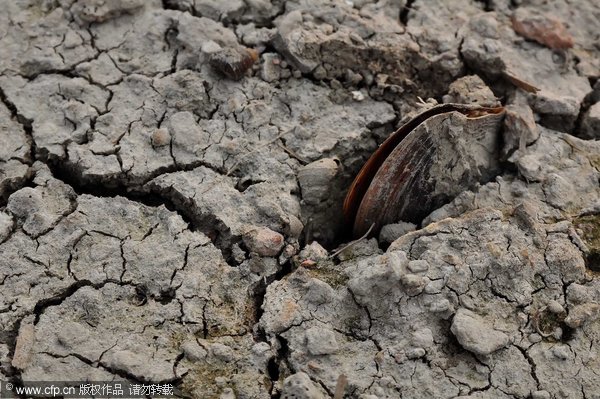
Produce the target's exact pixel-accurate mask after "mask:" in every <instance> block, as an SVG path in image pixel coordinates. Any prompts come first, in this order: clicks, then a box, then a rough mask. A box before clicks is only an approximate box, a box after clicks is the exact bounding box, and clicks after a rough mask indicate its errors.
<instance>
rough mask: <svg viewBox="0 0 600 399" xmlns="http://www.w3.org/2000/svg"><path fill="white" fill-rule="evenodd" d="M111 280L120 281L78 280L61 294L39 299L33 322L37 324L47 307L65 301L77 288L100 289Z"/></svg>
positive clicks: (34, 310)
mask: <svg viewBox="0 0 600 399" xmlns="http://www.w3.org/2000/svg"><path fill="white" fill-rule="evenodd" d="M109 282H113V283H115V284H119V281H117V280H106V281H103V282H102V283H99V284H94V283H92V282H91V281H89V280H78V281H76V282H75V283H73V284H71V285H70V286H69V287H67V288H66V289H65V290H64V291H63V292H61V293H60V294H57V295H55V296H53V297H50V298H45V299H42V300H40V301H38V302H37V303H36V304H35V307H34V308H33V313H34V315H35V318H34V321H33V324H37V323H38V322H39V320H40V317H41V316H42V314H44V312H45V311H46V309H47V308H49V307H51V306H58V305H60V304H61V303H63V301H64V300H65V299H67V298H68V297H70V296H71V295H73V294H74V293H75V292H77V290H79V289H80V288H81V287H94V288H96V289H99V288H102V287H103V286H104V285H106V284H107V283H109Z"/></svg>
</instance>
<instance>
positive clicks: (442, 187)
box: [344, 104, 504, 237]
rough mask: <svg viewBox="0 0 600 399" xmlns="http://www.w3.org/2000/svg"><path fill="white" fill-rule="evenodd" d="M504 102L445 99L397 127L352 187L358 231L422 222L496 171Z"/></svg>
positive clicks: (350, 214) (350, 209)
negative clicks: (488, 105)
mask: <svg viewBox="0 0 600 399" xmlns="http://www.w3.org/2000/svg"><path fill="white" fill-rule="evenodd" d="M503 115H504V108H503V107H496V108H486V107H480V106H474V105H461V104H443V105H439V106H436V107H433V108H431V109H429V110H427V111H425V112H423V113H421V114H419V115H418V116H416V117H415V118H413V119H412V120H410V121H409V122H408V123H406V124H405V125H404V126H402V127H401V128H400V129H398V130H397V131H395V132H394V133H393V134H392V135H391V136H390V137H389V138H388V139H387V140H386V141H385V142H384V143H383V144H382V145H381V146H380V147H379V148H378V149H377V151H375V153H374V154H373V155H372V156H371V158H369V160H368V161H367V162H366V163H365V165H364V166H363V168H362V169H361V170H360V172H359V173H358V175H357V176H356V178H355V179H354V182H353V183H352V185H351V186H350V189H349V191H348V194H347V196H346V200H345V201H344V215H345V217H346V220H347V221H348V222H349V223H350V224H351V225H352V229H353V234H354V236H357V237H358V236H361V235H363V234H365V232H367V231H368V230H369V228H370V227H371V226H372V225H374V228H373V232H374V233H376V232H378V231H379V229H380V228H381V227H382V226H383V225H385V224H389V223H392V222H396V221H399V220H403V221H407V222H413V223H420V222H421V220H422V219H423V218H424V217H425V216H427V215H428V214H429V213H430V212H431V211H433V210H434V209H436V208H437V207H439V206H441V205H443V204H444V203H446V202H448V201H449V200H450V199H452V198H453V197H454V196H456V195H458V194H459V193H460V192H462V191H464V190H467V189H469V188H472V187H473V186H475V185H476V184H477V183H479V182H485V181H488V180H490V179H491V178H492V177H494V176H495V175H496V172H497V169H498V161H497V158H496V154H497V151H498V134H499V130H500V124H501V121H502V117H503Z"/></svg>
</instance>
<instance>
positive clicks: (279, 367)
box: [268, 336, 294, 399]
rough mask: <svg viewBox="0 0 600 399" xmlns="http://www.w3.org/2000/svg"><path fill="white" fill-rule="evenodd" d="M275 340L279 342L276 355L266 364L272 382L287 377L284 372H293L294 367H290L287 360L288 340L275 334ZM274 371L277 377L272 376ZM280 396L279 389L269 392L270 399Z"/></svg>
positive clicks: (288, 353)
mask: <svg viewBox="0 0 600 399" xmlns="http://www.w3.org/2000/svg"><path fill="white" fill-rule="evenodd" d="M276 339H277V342H278V343H279V347H278V348H277V355H276V356H275V357H274V358H271V360H269V365H268V367H269V368H268V370H269V377H271V381H272V382H277V381H279V380H281V379H282V378H285V377H287V375H286V374H289V375H291V374H293V372H294V369H293V368H292V367H291V365H290V364H289V362H288V356H289V355H290V348H289V345H288V342H287V340H286V339H285V338H283V337H282V336H277V338H276ZM275 372H276V375H277V379H274V378H273V377H274V376H275ZM271 373H274V374H271ZM280 398H281V392H279V391H272V392H271V399H280Z"/></svg>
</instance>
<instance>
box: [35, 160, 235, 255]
mask: <svg viewBox="0 0 600 399" xmlns="http://www.w3.org/2000/svg"><path fill="white" fill-rule="evenodd" d="M47 165H48V167H49V168H50V170H51V171H52V174H53V176H54V177H55V178H57V179H59V180H61V181H62V182H64V183H66V184H68V185H70V186H71V187H72V188H73V190H75V192H76V193H77V194H78V195H82V194H88V195H93V196H95V197H102V198H114V197H124V198H127V199H129V200H131V201H134V202H138V203H141V204H143V205H146V206H150V207H154V208H155V207H159V206H164V207H165V208H167V209H168V210H169V211H171V212H175V213H177V214H178V215H179V216H181V218H182V219H183V220H184V222H186V223H187V224H188V225H189V226H190V229H191V230H192V231H200V232H202V233H204V234H205V235H207V236H208V237H209V238H210V239H211V241H212V242H213V244H214V245H215V246H216V247H217V248H219V249H220V250H221V252H222V254H223V258H224V259H225V260H226V261H227V263H228V264H229V265H231V266H237V263H236V262H235V261H234V260H233V256H232V249H231V248H232V245H233V244H234V243H236V242H238V241H240V240H241V238H239V237H232V236H231V234H230V232H229V229H228V228H227V226H225V225H224V224H223V223H222V222H221V221H219V220H217V218H216V217H214V215H210V214H196V213H194V212H192V211H190V209H191V208H192V207H191V206H190V205H189V204H188V203H187V200H186V199H185V198H179V196H178V195H177V193H176V192H172V193H162V192H161V191H160V190H159V189H157V188H156V189H154V188H153V189H148V188H145V187H143V185H137V186H127V185H126V183H124V182H123V181H119V180H117V179H115V180H113V181H112V182H106V183H102V182H92V181H82V180H81V179H79V178H77V177H76V176H75V172H74V171H73V170H71V169H70V168H69V167H67V166H65V164H64V162H61V161H59V160H52V159H50V160H48V161H47ZM180 169H181V170H187V168H180Z"/></svg>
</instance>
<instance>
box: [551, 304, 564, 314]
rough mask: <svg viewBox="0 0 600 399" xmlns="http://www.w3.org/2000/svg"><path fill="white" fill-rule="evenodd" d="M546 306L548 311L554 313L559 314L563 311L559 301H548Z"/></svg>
mask: <svg viewBox="0 0 600 399" xmlns="http://www.w3.org/2000/svg"><path fill="white" fill-rule="evenodd" d="M547 308H548V310H549V311H550V312H552V313H554V314H560V313H563V312H564V311H565V308H563V306H562V305H561V304H560V303H558V301H550V302H548V305H547Z"/></svg>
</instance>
